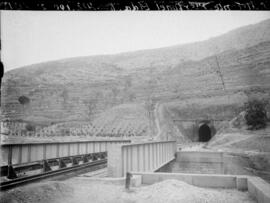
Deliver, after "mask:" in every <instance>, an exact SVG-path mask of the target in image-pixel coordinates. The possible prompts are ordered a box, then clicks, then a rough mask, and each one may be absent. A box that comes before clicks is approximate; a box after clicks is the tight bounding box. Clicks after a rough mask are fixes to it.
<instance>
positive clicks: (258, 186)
mask: <svg viewBox="0 0 270 203" xmlns="http://www.w3.org/2000/svg"><path fill="white" fill-rule="evenodd" d="M131 173H132V175H134V176H136V178H137V179H138V176H140V180H139V183H140V184H145V185H150V184H154V183H156V182H160V181H164V180H168V179H175V180H180V181H184V182H186V183H188V184H191V185H194V186H198V187H204V188H224V189H226V188H227V189H237V190H240V191H248V192H249V193H250V195H251V196H253V197H254V198H255V199H256V200H257V201H258V203H269V202H270V184H269V183H267V182H266V181H264V180H263V179H261V178H259V177H254V176H242V175H214V174H183V173H146V172H131Z"/></svg>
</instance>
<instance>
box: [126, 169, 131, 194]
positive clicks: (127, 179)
mask: <svg viewBox="0 0 270 203" xmlns="http://www.w3.org/2000/svg"><path fill="white" fill-rule="evenodd" d="M131 177H132V174H131V173H129V172H127V173H126V189H127V190H129V188H130V182H131Z"/></svg>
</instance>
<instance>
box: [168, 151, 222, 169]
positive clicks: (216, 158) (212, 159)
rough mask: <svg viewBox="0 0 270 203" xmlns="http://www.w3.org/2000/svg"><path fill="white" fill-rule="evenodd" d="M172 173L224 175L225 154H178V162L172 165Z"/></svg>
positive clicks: (181, 152)
mask: <svg viewBox="0 0 270 203" xmlns="http://www.w3.org/2000/svg"><path fill="white" fill-rule="evenodd" d="M171 172H173V173H176V172H188V173H211V174H223V173H224V160H223V153H222V152H195V151H194V152H193V151H180V152H177V157H176V162H175V163H174V164H173V165H172V167H171Z"/></svg>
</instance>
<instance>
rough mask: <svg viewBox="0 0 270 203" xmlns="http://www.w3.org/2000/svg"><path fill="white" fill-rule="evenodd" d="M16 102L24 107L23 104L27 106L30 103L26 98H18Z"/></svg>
mask: <svg viewBox="0 0 270 203" xmlns="http://www.w3.org/2000/svg"><path fill="white" fill-rule="evenodd" d="M18 101H19V102H20V104H22V105H25V104H29V103H30V99H29V98H28V97H26V96H20V97H19V99H18Z"/></svg>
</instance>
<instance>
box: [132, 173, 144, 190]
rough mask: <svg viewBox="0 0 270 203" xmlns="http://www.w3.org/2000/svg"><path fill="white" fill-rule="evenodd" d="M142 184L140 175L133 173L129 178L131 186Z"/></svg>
mask: <svg viewBox="0 0 270 203" xmlns="http://www.w3.org/2000/svg"><path fill="white" fill-rule="evenodd" d="M141 184H142V176H141V175H133V176H132V178H131V186H133V187H139V186H141Z"/></svg>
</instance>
